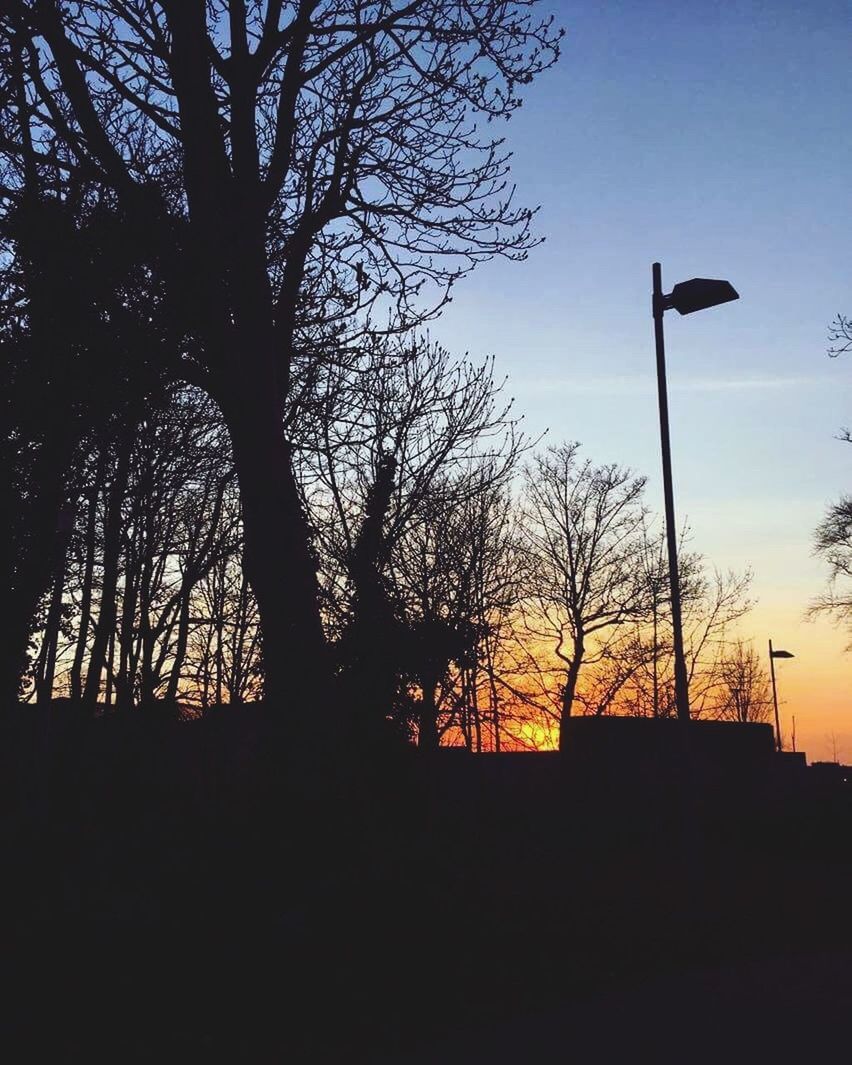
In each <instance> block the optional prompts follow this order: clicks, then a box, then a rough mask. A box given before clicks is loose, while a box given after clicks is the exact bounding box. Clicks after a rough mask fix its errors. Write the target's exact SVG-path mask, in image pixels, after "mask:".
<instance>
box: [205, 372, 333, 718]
mask: <svg viewBox="0 0 852 1065" xmlns="http://www.w3.org/2000/svg"><path fill="white" fill-rule="evenodd" d="M262 384H263V382H260V381H255V380H251V381H248V382H243V387H242V388H241V389H240V391H239V393H238V395H237V396H236V397H234V396H232V397H231V401H230V402H226V403H224V404H220V405H221V406H222V407H223V412H224V413H225V417H226V420H227V423H228V428H229V431H230V434H231V442H232V445H233V451H234V464H235V466H236V470H237V476H238V479H239V484H240V499H241V502H242V514H243V533H244V547H243V569H244V572H245V575H246V577H247V578H248V581H249V583H250V584H251V587H252V589H253V591H254V594H255V598H256V600H257V605H258V611H259V614H260V624H261V630H262V634H263V669H264V697H265V699H266V701H267V702H268V703H270V704H271V705H273V706H275V707H276V708H278V709H282V710H283V709H285V708H286V711H287V713H288V716H289V718H290V720H295V719H296V715H298V714H300V713H302V712H303V711H304V710H306V709H307V708H308V707H309V706H313V705H315V704H317V703H319V704H320V705H322V704H323V703H324V702H325V698H326V693H327V690H328V686H329V679H330V678H329V676H328V664H327V660H326V648H325V640H324V636H323V631H322V624H321V621H320V612H319V596H318V586H317V577H316V568H317V567H316V561H315V559H314V558H313V555H312V552H311V547H310V539H309V533H308V524H307V521H306V519H305V515H304V514H303V512H302V505H301V500H300V498H299V492H298V488H297V485H296V479H295V476H294V473H293V467H292V452H291V446H290V444H289V441H288V440H287V438H286V436H285V434H284V427H283V424H282V419H281V416H280V413H279V404H278V402H277V400H276V396H275V393H274V391H273V392H271V393H270V390H269V389H267V390H265V392H264V393H263V394H258V389H257V387H256V386H257V385H260V386H261V387H262Z"/></svg>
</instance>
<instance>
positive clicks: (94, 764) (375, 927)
mask: <svg viewBox="0 0 852 1065" xmlns="http://www.w3.org/2000/svg"><path fill="white" fill-rule="evenodd" d="M0 733H2V752H0V770H2V779H1V780H0V801H2V810H0V848H2V863H3V867H2V885H3V888H2V891H3V899H2V903H3V905H2V914H3V917H2V921H3V929H2V932H3V937H2V942H3V969H4V972H3V974H2V975H3V976H4V977H5V978H6V980H7V981H8V988H9V990H8V991H7V992H6V993H5V995H4V997H3V999H2V1025H3V1029H2V1030H3V1044H4V1050H5V1049H6V1048H11V1047H12V1046H13V1045H14V1047H15V1057H14V1060H16V1061H20V1060H25V1059H28V1058H29V1059H33V1060H48V1059H53V1060H69V1061H70V1060H84V1059H86V1058H88V1057H92V1056H94V1055H95V1054H99V1055H100V1054H103V1053H109V1054H110V1056H111V1057H112V1058H113V1059H114V1060H115V1061H119V1062H129V1061H145V1062H151V1061H159V1060H171V1059H173V1058H182V1059H183V1060H184V1061H187V1062H190V1061H196V1060H203V1059H206V1058H209V1057H216V1058H220V1057H227V1058H230V1059H232V1060H237V1061H249V1062H254V1061H293V1062H313V1061H319V1062H323V1061H328V1062H358V1061H365V1062H371V1061H375V1062H409V1061H410V1062H436V1063H444V1062H456V1061H457V1062H480V1061H481V1062H488V1063H490V1062H504V1061H505V1062H551V1061H594V1060H603V1061H608V1060H632V1059H634V1058H635V1059H639V1058H642V1059H645V1058H648V1056H649V1055H650V1058H651V1059H653V1060H671V1061H682V1062H689V1061H704V1060H708V1061H718V1060H721V1059H725V1060H730V1061H740V1060H742V1061H753V1060H766V1059H768V1057H769V1056H770V1055H771V1056H773V1057H775V1056H778V1055H781V1054H784V1055H785V1056H786V1055H790V1054H795V1055H796V1056H800V1055H801V1056H803V1057H804V1059H806V1060H807V1059H810V1060H822V1059H823V1056H824V1054H823V1051H822V1050H821V1049H820V1048H826V1047H828V1046H830V1045H831V1044H832V1043H834V1044H835V1046H836V1048H837V1049H838V1050H839V1052H840V1053H841V1054H843V1055H844V1056H845V1052H844V1048H845V1047H848V1045H849V1042H850V1035H852V1032H850V1020H849V1018H850V1013H849V1006H850V1005H852V978H850V974H852V891H850V888H852V846H850V841H852V802H850V799H849V797H848V794H847V793H846V791H845V790H844V789H843V788H841V787H834V786H832V787H825V786H817V785H816V784H815V783H814V782H810V783H806V782H803V781H799V782H797V783H796V784H795V785H788V784H785V783H784V782H783V781H781V780H780V779H775V778H772V779H770V778H768V777H767V778H766V779H765V780H760V781H754V780H752V781H751V782H746V781H744V780H743V779H741V778H740V777H738V776H735V777H733V778H731V779H730V780H727V781H726V780H725V779H724V778H723V779H721V780H717V781H716V782H715V783H714V786H713V787H712V788H709V787H707V786H706V784H702V785H701V786H698V785H695V786H692V787H688V786H685V784H684V782H683V781H680V780H673V779H666V780H656V781H651V782H649V781H648V780H647V779H644V780H643V781H642V782H641V786H639V785H638V784H637V781H636V780H635V779H634V780H631V779H628V778H627V777H625V776H624V774H618V775H617V776H618V777H619V779H615V778H614V776H613V774H612V773H610V774H607V773H603V774H599V775H595V774H592V773H585V774H582V775H578V774H572V773H570V772H567V771H566V767H565V765H564V764H563V763H562V762H561V761H560V759H559V758H558V757H556V756H519V757H516V758H505V759H500V760H498V759H493V758H492V759H488V758H483V759H471V758H467V757H465V756H460V755H455V754H449V755H445V756H443V757H441V758H438V759H431V760H429V759H421V758H418V757H416V753H415V752H412V751H407V750H397V749H394V748H392V747H386V748H383V749H382V750H377V749H375V747H374V748H370V749H367V748H361V749H356V748H355V747H354V746H353V745H351V744H344V745H341V746H340V747H337V748H335V747H334V746H333V745H332V746H331V747H326V748H324V749H323V751H322V753H317V752H316V751H314V752H312V751H311V749H310V746H309V744H307V743H306V742H303V741H298V740H297V739H296V738H295V737H293V736H292V735H289V736H288V735H287V734H286V732H283V731H282V730H281V728H280V724H279V720H278V719H276V718H275V717H274V716H272V715H269V716H265V715H264V713H263V712H262V711H259V710H243V711H241V712H239V714H237V713H236V712H234V713H228V712H223V713H222V714H221V715H220V716H218V717H214V718H210V719H208V720H206V721H204V722H200V723H197V724H192V725H178V724H175V723H170V722H155V721H150V720H144V719H142V718H140V717H135V718H131V719H129V720H124V721H115V720H104V721H94V722H77V723H75V722H74V721H73V720H72V719H71V717H70V715H67V714H66V715H65V716H60V715H59V714H58V713H57V714H54V715H52V716H45V715H41V716H39V715H38V714H36V713H34V712H33V711H23V712H16V713H12V714H11V715H8V716H7V717H6V718H5V719H4V720H3V722H2V726H0ZM581 777H582V779H581ZM827 1054H828V1051H827V1050H825V1056H827ZM832 1056H833V1055H832ZM4 1058H6V1060H12V1058H10V1057H9V1055H8V1053H4ZM779 1060H780V1058H779Z"/></svg>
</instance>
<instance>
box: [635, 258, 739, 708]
mask: <svg viewBox="0 0 852 1065" xmlns="http://www.w3.org/2000/svg"><path fill="white" fill-rule="evenodd" d="M651 272H652V278H653V295H652V299H651V310H652V313H653V316H654V340H655V342H656V348H657V396H658V398H659V404H660V445H661V448H662V453H663V492H664V495H665V502H666V542H667V545H668V554H669V584H670V587H671V599H672V636H673V638H674V659H675V701H676V703H677V716H678V720H679V721H682V722H684V723H686V722H688V721H689V685H688V682H687V677H686V657H685V655H684V652H683V622H682V620H681V610H680V578H679V575H678V564H677V529H676V527H675V510H674V488H673V487H672V455H671V441H670V437H669V400H668V393H667V390H666V350H665V342H664V338H663V314H664V313H665V312H666V311H667V310H670V309H671V308H674V309H675V310H676V311H677V312H678V314H692V312H693V311H702V310H704V309H705V308H706V307H715V306H716V305H717V304H719V303H728V302H729V301H730V300H736V299H739V296H738V294H737V292H736V291H735V289H734V287H733V285H731V283H730V282H728V281H714V280H711V279H710V278H706V277H694V278H693V279H692V280H691V281H681V282H680V283H679V284H677V285H675V287H674V288H673V289H672V291H671V292H670V293H669V294H668V295H667V296H666V295H664V294H663V282H662V268H661V266H660V264H659V263H654V265H653V266H652V268H651Z"/></svg>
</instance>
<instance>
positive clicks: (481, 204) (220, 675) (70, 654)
mask: <svg viewBox="0 0 852 1065" xmlns="http://www.w3.org/2000/svg"><path fill="white" fill-rule="evenodd" d="M560 38H561V31H559V30H558V29H556V28H555V27H554V25H553V22H552V19H549V18H544V19H540V18H538V16H537V15H536V11H535V5H534V4H533V3H526V2H518V3H499V4H495V3H492V2H491V0H472V2H469V3H465V4H456V3H444V2H443V0H413V2H412V3H410V4H405V5H397V4H392V3H386V2H385V0H375V2H370V3H365V2H363V0H308V2H302V0H299V2H298V3H296V2H289V0H288V2H285V3H271V2H265V3H259V4H255V3H251V4H248V3H245V2H244V0H229V2H228V3H224V2H223V0H212V2H209V0H208V2H207V3H204V2H202V0H161V2H158V3H147V2H146V3H136V2H135V0H83V2H75V3H70V2H66V0H38V2H35V0H8V2H7V3H5V4H4V5H3V6H2V10H0V197H2V216H0V240H2V257H0V270H2V273H0V286H1V287H0V339H2V344H3V355H4V360H3V374H4V390H3V418H4V423H3V427H2V440H3V456H2V461H3V475H4V476H3V493H4V498H3V504H4V510H5V512H6V513H7V514H9V515H10V516H11V518H10V521H9V522H8V524H7V526H6V531H5V538H4V545H3V566H4V575H5V578H6V584H7V590H6V597H5V619H6V622H7V638H6V639H5V640H4V641H3V643H2V656H0V674H2V685H3V695H4V700H5V701H7V702H11V701H14V700H15V699H16V698H17V697H18V696H19V695H21V694H23V695H24V696H25V697H26V698H27V699H31V700H32V699H34V700H36V701H39V700H42V701H43V700H48V699H50V698H51V697H55V696H57V695H60V694H61V695H66V694H67V695H68V696H69V697H70V698H71V699H72V700H73V701H74V703H75V704H77V705H79V706H81V707H84V708H88V711H89V712H92V713H94V712H95V711H96V710H97V711H98V712H101V711H104V712H110V711H112V710H115V711H119V710H123V709H130V708H139V709H149V710H151V711H156V712H177V711H176V709H174V708H176V707H178V706H182V707H185V708H187V709H188V710H189V711H192V712H197V711H202V710H204V709H205V708H209V707H211V706H215V705H218V704H221V703H223V702H231V703H238V702H241V701H247V700H254V699H257V698H258V697H259V696H261V695H262V696H263V698H264V699H265V701H266V703H267V704H268V705H269V706H270V707H271V708H274V712H276V713H278V714H280V715H281V716H282V717H283V719H284V720H285V721H286V722H287V723H289V724H291V725H292V726H293V727H294V728H295V726H296V725H297V724H298V725H299V727H300V728H302V730H303V732H308V733H310V731H311V723H319V722H323V723H324V724H325V723H328V722H332V723H333V725H334V727H341V728H350V729H353V728H354V729H357V730H360V731H362V732H363V733H365V734H369V733H370V732H373V731H375V732H379V733H381V732H383V731H384V730H386V729H387V728H392V729H393V730H394V731H395V732H396V733H398V734H399V735H401V736H404V737H407V738H414V737H416V738H417V741H418V742H419V743H421V744H423V745H424V746H435V745H436V744H438V743H440V742H442V740H443V742H457V743H464V744H466V745H467V746H469V747H471V748H473V749H486V748H494V749H496V748H499V747H500V746H502V745H504V744H506V743H512V744H531V745H539V744H542V743H548V742H552V741H553V740H554V737H555V735H556V733H557V732H558V726H559V722H560V720H561V719H562V718H564V716H565V715H566V714H569V713H576V712H584V713H609V712H616V711H619V712H627V711H629V712H633V713H642V714H658V715H666V714H669V713H671V710H672V698H671V682H670V673H671V653H670V651H671V647H670V645H671V638H670V633H669V630H668V615H667V604H666V590H665V586H666V582H665V580H664V570H663V568H662V562H661V558H662V556H661V550H660V535H659V529H658V528H657V527H656V526H655V524H654V522H653V521H652V519H651V518H650V516H649V515H648V514H647V513H646V512H645V507H644V504H643V502H642V491H643V482H642V480H641V479H638V478H636V477H635V476H634V475H633V474H631V473H629V472H628V471H625V470H622V469H620V468H618V467H614V466H601V467H598V466H595V465H594V464H592V463H590V462H588V461H586V460H584V459H583V458H581V456H580V454H579V452H578V450H577V447H576V446H574V445H570V446H563V447H557V448H555V449H551V450H546V449H545V450H542V449H535V448H533V447H532V446H531V443H530V442H529V441H527V440H525V439H524V438H523V436H522V434H521V433H520V431H519V427H518V423H517V421H516V420H515V416H514V414H513V413H512V410H511V404H510V403H508V401H506V400H505V399H504V398H503V390H502V386H501V385H500V383H499V382H497V381H495V380H494V378H493V375H492V366H491V364H490V363H486V364H479V363H477V362H476V361H471V360H470V359H467V358H463V359H454V358H453V357H451V356H450V355H449V354H448V353H447V352H446V351H444V350H443V349H441V348H440V347H439V346H438V345H436V344H434V343H433V342H431V341H430V340H429V338H428V335H427V334H425V332H424V330H425V324H426V323H427V322H428V321H429V320H430V318H432V317H434V316H435V315H436V314H438V313H439V312H440V310H441V308H442V307H443V306H444V305H445V304H446V302H447V301H448V300H449V299H451V297H452V292H453V290H454V286H455V285H456V284H457V283H458V282H459V281H460V280H461V279H462V278H463V277H464V275H466V274H467V273H469V272H470V271H471V270H472V269H473V268H474V267H475V266H477V265H478V264H480V263H482V262H485V261H487V260H489V259H491V258H493V257H495V256H502V257H506V258H509V259H523V258H524V257H525V256H526V255H527V253H528V252H529V250H530V249H532V248H533V247H534V246H535V244H536V243H537V241H538V238H537V237H536V235H535V234H534V232H533V230H532V223H533V217H534V214H535V212H534V211H533V210H531V209H529V208H526V207H521V206H517V205H516V203H515V196H514V192H513V190H512V188H511V185H510V183H509V177H510V172H509V163H510V155H509V153H508V151H507V150H506V148H505V145H504V143H503V140H502V138H501V137H500V136H499V135H496V134H494V133H493V130H494V129H495V128H496V127H495V123H496V122H498V121H499V120H502V119H508V118H510V117H511V115H512V114H513V113H514V111H515V110H516V109H517V107H519V106H520V103H521V98H520V92H521V90H522V88H523V87H524V86H525V85H527V84H529V83H530V82H531V81H532V80H533V78H535V77H537V76H538V75H539V74H541V73H543V72H544V71H546V70H547V68H548V67H549V66H550V65H551V64H552V63H553V62H555V61H556V59H557V57H558V53H559V41H560ZM683 580H684V598H685V601H686V604H687V611H688V615H689V622H688V629H689V644H690V651H689V653H690V663H691V674H692V676H691V681H692V699H693V705H694V708H695V710H696V712H698V713H708V714H710V713H712V714H717V715H731V714H733V715H735V716H739V717H741V718H749V717H754V716H758V715H760V714H762V713H764V711H765V702H766V700H765V678H764V677H763V674H762V672H761V671H760V670H759V668H758V667H757V664H756V661H755V660H754V657H753V655H752V653H751V652H750V651H749V650H748V648H747V647H743V646H737V645H735V644H734V645H730V644H729V635H730V626H731V625H732V624H733V623H734V622H735V621H736V620H737V619H738V618H739V617H740V616H741V615H742V613H743V612H744V610H745V608H746V605H747V603H746V595H747V581H745V580H744V579H743V578H735V577H732V576H730V575H724V576H723V575H713V574H712V573H711V572H710V571H708V570H707V567H706V566H705V565H704V563H703V562H702V560H700V559H699V558H697V557H695V556H690V557H688V558H686V559H685V565H684V578H683ZM21 685H23V689H22V688H21ZM170 708H173V709H170Z"/></svg>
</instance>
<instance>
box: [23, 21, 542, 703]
mask: <svg viewBox="0 0 852 1065" xmlns="http://www.w3.org/2000/svg"><path fill="white" fill-rule="evenodd" d="M6 9H7V12H6V15H5V18H6V19H7V25H8V26H9V28H10V31H11V32H12V34H13V35H14V37H15V39H16V40H20V41H21V42H22V45H21V48H20V50H19V52H18V53H17V54H18V55H19V58H20V62H21V66H22V68H23V71H24V76H25V78H26V94H27V97H26V98H27V103H26V104H25V105H24V107H23V111H24V112H25V113H26V116H27V121H26V122H24V123H23V124H22V125H23V126H24V127H25V129H24V131H23V132H20V133H18V134H17V135H15V136H13V137H12V138H11V142H12V143H11V144H7V145H6V150H7V151H13V152H17V153H18V154H19V155H20V156H22V157H23V156H25V155H27V154H28V153H29V156H30V161H31V162H32V163H33V165H35V166H37V167H38V166H41V167H47V166H52V167H54V168H56V167H59V168H60V170H61V171H62V172H73V173H82V174H85V175H86V177H87V179H89V180H91V181H92V182H95V183H97V184H99V185H101V186H102V187H104V188H106V189H109V191H110V193H111V194H112V195H114V196H115V197H116V199H117V201H118V203H119V204H120V205H121V207H122V210H123V211H125V212H126V213H127V214H128V216H132V217H133V218H134V219H135V221H136V222H137V223H138V225H139V226H140V228H143V229H144V230H145V232H146V233H148V234H150V235H151V237H152V239H156V240H158V241H159V254H160V260H161V267H162V274H163V277H164V278H165V282H166V285H167V288H168V289H169V291H170V292H171V294H172V297H173V298H174V300H175V304H177V303H178V302H180V303H182V304H184V305H185V306H184V310H185V311H186V313H187V315H188V321H187V325H186V332H187V335H192V336H193V337H194V338H197V339H198V341H199V344H198V347H197V349H194V350H193V352H192V357H189V358H185V359H184V366H183V368H182V371H181V372H182V373H183V375H184V378H185V379H186V380H189V381H191V382H193V383H197V384H199V385H200V386H201V387H203V388H204V389H205V390H206V391H207V392H208V393H209V394H210V395H211V396H213V397H214V398H215V399H216V401H217V402H218V404H219V405H220V407H221V409H222V411H223V414H224V417H225V420H226V422H227V425H228V429H229V432H230V435H231V439H232V444H233V452H234V460H235V464H236V468H237V471H238V475H239V481H240V490H241V496H242V508H243V521H244V527H245V548H244V550H245V557H244V566H245V570H246V573H247V575H248V578H249V580H250V582H251V584H252V586H253V588H254V591H255V594H256V596H257V600H258V605H259V609H260V615H261V618H262V625H263V630H264V638H265V640H266V641H267V642H268V645H269V647H268V653H267V654H266V656H265V669H266V681H267V686H268V694H269V695H270V696H271V697H272V698H273V699H275V700H276V701H281V700H283V699H284V697H285V696H286V694H287V693H288V690H289V691H290V692H291V693H292V695H293V698H292V699H291V700H289V702H290V704H291V705H293V706H297V705H300V704H301V702H302V696H303V695H307V694H308V693H310V695H311V696H313V697H315V696H316V693H317V685H318V684H320V683H321V681H322V678H323V677H324V676H325V675H326V674H327V667H326V664H325V658H326V656H325V649H324V638H323V632H322V625H321V617H320V610H319V603H318V595H317V585H316V577H315V564H314V560H313V558H312V555H311V550H310V543H309V528H308V523H307V519H306V516H305V514H304V513H303V511H302V507H301V504H300V498H299V491H298V486H297V484H296V480H295V477H294V472H293V448H292V441H293V431H294V430H293V425H294V423H295V422H296V421H297V420H298V418H299V415H300V413H301V412H302V410H303V406H304V402H305V401H306V400H307V399H308V398H309V397H310V395H311V392H312V388H311V385H312V382H313V380H314V377H315V375H316V374H317V373H318V372H319V371H318V370H317V367H318V366H319V367H321V366H322V365H323V364H324V361H325V360H326V359H327V358H329V352H328V346H327V345H328V341H329V337H331V336H333V335H334V334H335V332H337V333H338V334H339V332H340V330H341V329H343V328H344V327H345V323H346V321H347V320H352V319H353V316H357V320H358V321H359V322H361V323H363V320H364V315H365V313H367V311H368V310H369V308H370V307H375V308H376V310H378V309H379V308H382V309H384V308H387V307H393V309H394V311H395V314H396V319H397V323H398V324H400V325H403V326H408V325H410V324H412V323H413V322H415V321H417V320H419V319H421V318H422V317H423V315H424V313H429V312H430V311H434V310H435V309H436V308H437V307H438V306H440V305H441V304H442V303H443V302H444V301H445V300H446V299H447V298H448V292H449V289H450V286H451V285H452V284H453V282H454V281H456V280H457V279H458V278H459V277H460V276H461V275H462V274H463V273H465V272H466V271H467V270H469V269H471V268H472V267H473V266H474V265H475V264H476V263H477V262H480V261H482V260H483V259H487V258H489V257H491V256H493V255H508V256H512V257H522V256H523V255H524V254H525V252H526V250H527V249H528V248H529V247H530V246H531V244H532V243H533V241H532V239H531V237H530V232H529V224H530V219H531V212H530V211H529V210H525V209H522V208H515V207H514V205H513V203H512V195H511V190H509V189H508V188H507V185H506V175H507V173H508V155H507V153H505V152H504V150H503V149H502V147H501V141H500V139H499V138H490V137H488V136H487V135H484V134H483V132H482V127H481V126H479V125H477V122H476V118H477V117H481V118H484V119H488V120H492V119H499V118H505V117H508V116H509V115H511V114H512V112H513V111H514V110H515V109H516V107H517V106H519V103H520V100H519V98H518V89H519V87H520V86H523V85H525V84H527V83H528V82H529V81H530V80H531V79H532V78H533V77H534V76H535V75H536V74H537V73H539V72H540V71H541V70H543V69H545V68H546V67H547V66H548V65H550V63H552V62H553V61H554V60H555V58H556V56H557V52H558V39H559V34H558V33H556V32H555V31H554V30H553V28H552V24H551V21H550V20H545V21H543V22H541V21H537V20H536V19H535V18H534V17H533V14H532V10H531V5H530V4H529V3H526V2H524V0H516V2H512V3H494V2H492V0H473V2H470V3H465V4H457V3H449V2H445V0H411V2H410V3H406V4H402V5H395V4H392V3H390V2H386V0H376V2H370V3H365V2H364V0H325V2H323V0H299V2H298V3H297V2H285V3H281V2H271V0H270V2H267V3H260V4H254V3H246V2H245V0H230V2H229V3H225V2H224V0H214V2H212V3H211V2H209V0H208V2H205V0H160V2H158V3H136V2H129V0H82V2H75V3H70V2H66V0H38V2H36V0H9V2H8V3H7V5H6ZM45 143H46V144H47V145H48V147H47V148H46V149H42V145H43V144H45ZM30 146H32V147H30ZM33 154H35V155H36V156H37V157H38V158H36V159H34V160H33V159H32V156H33ZM428 285H433V286H434V291H435V297H434V298H433V299H432V300H431V301H430V300H428V299H427V300H425V301H424V299H423V297H425V294H426V289H425V288H424V286H428ZM178 296H179V297H180V298H179V299H178ZM358 328H362V326H359V327H358ZM297 688H301V689H303V690H301V691H299V690H294V689H297Z"/></svg>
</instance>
